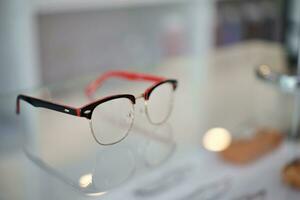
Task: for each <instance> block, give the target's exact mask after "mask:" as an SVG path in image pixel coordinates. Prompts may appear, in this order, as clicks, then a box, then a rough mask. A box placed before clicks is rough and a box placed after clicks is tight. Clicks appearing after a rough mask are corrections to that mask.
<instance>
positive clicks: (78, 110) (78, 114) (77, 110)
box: [76, 108, 81, 117]
mask: <svg viewBox="0 0 300 200" xmlns="http://www.w3.org/2000/svg"><path fill="white" fill-rule="evenodd" d="M80 110H81V109H80V108H77V109H76V115H77V116H78V117H80V116H81V115H80Z"/></svg>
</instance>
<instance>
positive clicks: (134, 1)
mask: <svg viewBox="0 0 300 200" xmlns="http://www.w3.org/2000/svg"><path fill="white" fill-rule="evenodd" d="M33 1H34V4H35V8H36V12H37V13H40V14H51V13H61V12H68V11H82V10H90V9H111V8H128V7H137V6H151V5H164V4H166V5H167V4H176V3H188V2H189V1H190V0H33Z"/></svg>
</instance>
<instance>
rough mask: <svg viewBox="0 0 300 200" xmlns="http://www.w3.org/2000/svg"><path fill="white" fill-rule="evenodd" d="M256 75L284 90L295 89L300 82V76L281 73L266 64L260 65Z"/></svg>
mask: <svg viewBox="0 0 300 200" xmlns="http://www.w3.org/2000/svg"><path fill="white" fill-rule="evenodd" d="M256 75H257V77H259V78H260V79H262V80H264V81H267V82H268V83H271V84H274V85H278V86H279V88H280V89H282V90H284V91H294V90H295V89H296V88H297V87H298V86H299V84H300V79H299V77H297V76H293V75H288V74H281V73H279V72H277V71H275V70H273V69H272V68H271V67H270V66H268V65H266V64H263V65H260V66H258V68H257V69H256Z"/></svg>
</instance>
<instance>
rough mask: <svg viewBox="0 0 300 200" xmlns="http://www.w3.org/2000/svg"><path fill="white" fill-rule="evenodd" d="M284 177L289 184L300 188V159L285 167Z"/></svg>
mask: <svg viewBox="0 0 300 200" xmlns="http://www.w3.org/2000/svg"><path fill="white" fill-rule="evenodd" d="M282 179H283V181H284V182H285V183H286V184H288V185H289V186H291V187H293V188H297V189H300V159H296V160H294V161H292V162H291V163H289V164H287V165H286V166H285V167H284V169H283V171H282Z"/></svg>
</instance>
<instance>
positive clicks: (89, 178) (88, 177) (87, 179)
mask: <svg viewBox="0 0 300 200" xmlns="http://www.w3.org/2000/svg"><path fill="white" fill-rule="evenodd" d="M92 182H93V175H92V174H85V175H83V176H81V177H80V178H79V186H80V187H82V188H86V187H88V186H89V185H90V184H92Z"/></svg>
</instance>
